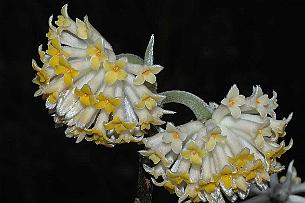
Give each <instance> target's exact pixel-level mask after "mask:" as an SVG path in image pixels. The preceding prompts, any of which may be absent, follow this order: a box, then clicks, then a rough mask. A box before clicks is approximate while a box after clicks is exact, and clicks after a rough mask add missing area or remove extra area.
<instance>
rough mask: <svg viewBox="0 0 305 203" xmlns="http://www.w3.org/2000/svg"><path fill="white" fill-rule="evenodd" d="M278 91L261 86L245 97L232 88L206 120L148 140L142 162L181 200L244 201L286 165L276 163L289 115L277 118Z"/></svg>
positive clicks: (155, 180)
mask: <svg viewBox="0 0 305 203" xmlns="http://www.w3.org/2000/svg"><path fill="white" fill-rule="evenodd" d="M276 97H277V95H276V93H275V92H274V93H273V97H272V98H269V97H268V95H266V94H263V92H262V89H261V88H260V87H259V86H256V87H254V88H253V94H252V95H251V96H250V97H245V96H243V95H240V94H239V90H238V88H237V86H236V85H234V86H232V88H231V89H230V91H229V93H228V94H227V96H226V98H224V99H223V100H222V101H221V104H220V105H219V106H218V105H215V104H214V106H215V109H214V110H213V113H212V117H211V118H210V119H208V120H207V121H191V122H189V123H186V124H183V125H181V126H178V127H175V126H174V125H173V124H171V123H168V124H167V127H166V129H165V130H163V131H160V132H159V133H157V134H156V135H154V136H152V137H148V138H144V139H143V143H144V144H145V146H146V149H145V150H141V151H140V153H141V154H142V155H143V156H146V157H148V158H149V159H150V160H151V161H152V165H151V166H148V165H143V167H144V169H145V171H147V172H148V173H150V174H151V175H152V176H153V177H152V181H153V183H154V184H155V185H157V186H163V187H165V188H166V189H167V190H169V191H170V192H172V193H175V194H176V195H177V196H178V197H179V202H183V201H185V200H186V199H189V200H191V201H193V202H200V201H203V202H206V201H208V202H225V199H227V200H229V201H231V202H234V201H236V200H237V198H238V197H240V198H241V199H244V198H245V197H247V195H248V193H249V187H250V185H251V184H255V185H256V186H257V187H259V188H260V189H264V188H266V187H267V183H268V181H269V180H270V174H272V173H275V172H278V171H280V170H282V169H283V167H282V166H281V165H280V164H279V163H278V162H277V160H276V159H277V158H279V157H280V156H281V155H282V154H283V153H285V152H286V151H287V150H288V149H289V148H290V147H291V146H292V141H290V143H289V144H288V146H285V143H284V141H281V142H280V144H279V143H278V141H279V139H280V138H282V137H284V136H285V127H286V125H287V124H288V122H289V121H290V119H291V117H292V115H290V116H289V117H288V118H287V119H283V120H277V119H276V115H275V112H274V110H275V108H276V107H277V106H278V105H277V103H276V102H277V98H276Z"/></svg>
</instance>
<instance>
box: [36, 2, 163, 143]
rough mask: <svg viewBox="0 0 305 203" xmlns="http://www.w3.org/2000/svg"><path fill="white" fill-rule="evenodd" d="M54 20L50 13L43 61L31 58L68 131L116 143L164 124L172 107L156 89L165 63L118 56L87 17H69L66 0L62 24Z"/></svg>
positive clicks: (48, 104) (52, 109) (44, 92)
mask: <svg viewBox="0 0 305 203" xmlns="http://www.w3.org/2000/svg"><path fill="white" fill-rule="evenodd" d="M52 21H53V17H52V16H51V17H50V19H49V27H50V28H49V32H48V33H47V35H46V36H47V38H48V44H47V45H48V47H47V49H46V50H45V51H44V50H43V47H42V45H41V46H39V49H38V51H39V55H40V60H41V62H42V64H43V65H42V67H39V65H38V64H37V63H36V62H35V60H33V62H32V66H33V68H34V70H36V71H37V73H36V77H35V78H34V79H33V82H34V83H36V84H37V85H39V89H38V90H37V91H36V92H35V96H40V95H42V96H43V98H45V99H46V107H47V108H48V109H49V110H50V112H51V113H52V114H53V116H54V120H55V122H56V123H57V124H66V125H67V129H66V131H65V133H66V136H68V137H75V138H77V142H80V141H81V140H82V139H84V138H86V139H87V140H89V141H94V142H95V143H96V144H103V145H106V146H113V145H114V144H116V143H124V142H138V141H140V140H141V139H142V138H143V134H144V133H145V131H147V130H148V129H150V127H151V125H161V124H163V123H164V122H163V121H162V120H161V119H160V117H161V116H162V115H163V114H164V113H166V112H167V111H165V110H163V109H162V108H160V107H159V106H158V104H159V103H160V102H161V101H162V99H164V97H163V96H161V95H158V94H157V93H153V92H155V90H153V89H152V88H151V87H152V85H151V84H154V83H155V82H156V76H155V74H157V73H159V72H160V71H161V70H162V69H163V67H162V66H159V65H152V64H149V65H147V64H135V63H131V62H129V61H128V58H126V57H122V55H115V53H114V52H113V50H112V47H111V45H110V44H109V43H108V42H107V41H106V40H105V39H104V38H103V37H102V36H101V35H100V33H99V32H98V31H96V29H94V27H93V26H92V25H91V24H90V23H89V21H88V18H87V17H85V18H84V21H82V20H80V19H76V21H73V20H72V19H71V18H70V17H69V15H68V13H67V5H65V6H63V8H62V10H61V15H59V16H58V17H57V20H56V21H55V24H56V25H57V26H54V25H53V23H52Z"/></svg>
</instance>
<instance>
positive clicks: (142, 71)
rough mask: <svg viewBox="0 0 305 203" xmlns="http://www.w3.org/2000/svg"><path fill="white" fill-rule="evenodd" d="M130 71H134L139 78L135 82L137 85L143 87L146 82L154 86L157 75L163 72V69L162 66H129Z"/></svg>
mask: <svg viewBox="0 0 305 203" xmlns="http://www.w3.org/2000/svg"><path fill="white" fill-rule="evenodd" d="M129 69H130V70H131V71H133V72H134V73H135V74H136V75H137V76H136V78H135V80H134V81H133V82H134V84H136V85H142V84H143V83H144V82H145V81H147V82H149V83H150V84H154V83H155V82H156V76H155V74H158V73H159V72H160V71H162V70H163V67H162V66H160V65H152V66H142V67H138V66H129Z"/></svg>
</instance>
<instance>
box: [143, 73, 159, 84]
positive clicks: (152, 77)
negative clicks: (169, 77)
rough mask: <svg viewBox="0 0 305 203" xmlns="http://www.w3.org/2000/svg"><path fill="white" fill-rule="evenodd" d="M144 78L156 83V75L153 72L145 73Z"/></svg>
mask: <svg viewBox="0 0 305 203" xmlns="http://www.w3.org/2000/svg"><path fill="white" fill-rule="evenodd" d="M144 78H145V80H146V81H147V82H149V83H150V84H154V83H155V82H156V76H155V75H154V74H152V73H150V74H147V75H145V76H144Z"/></svg>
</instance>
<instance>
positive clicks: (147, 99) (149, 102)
mask: <svg viewBox="0 0 305 203" xmlns="http://www.w3.org/2000/svg"><path fill="white" fill-rule="evenodd" d="M161 99H162V97H159V96H158V95H144V96H142V97H141V98H140V100H139V101H138V102H137V103H136V107H137V108H139V109H143V108H144V107H146V108H147V109H148V110H152V109H153V108H155V107H156V106H157V101H160V100H161Z"/></svg>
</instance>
